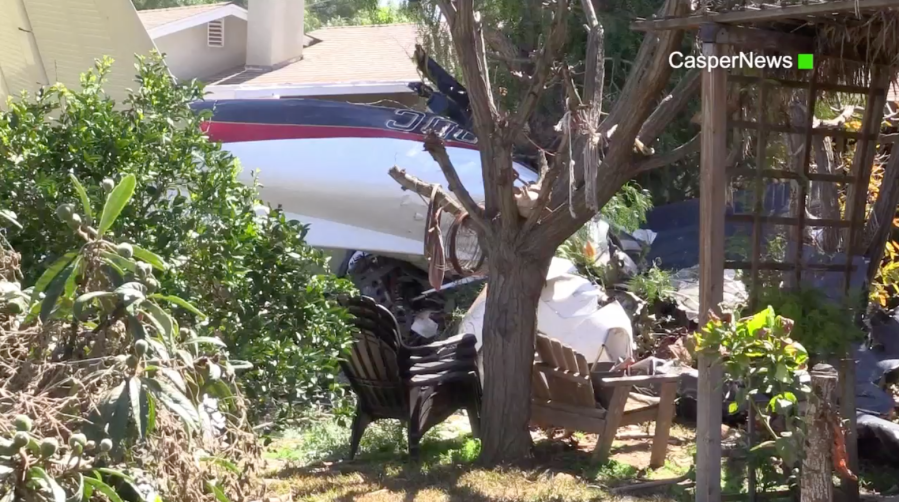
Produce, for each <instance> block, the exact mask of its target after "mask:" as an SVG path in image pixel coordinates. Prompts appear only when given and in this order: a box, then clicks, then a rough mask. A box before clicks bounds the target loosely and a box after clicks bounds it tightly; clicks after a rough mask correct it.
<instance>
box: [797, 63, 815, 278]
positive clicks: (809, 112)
mask: <svg viewBox="0 0 899 502" xmlns="http://www.w3.org/2000/svg"><path fill="white" fill-rule="evenodd" d="M818 68H819V67H818V66H815V69H814V70H813V71H812V76H811V80H810V81H809V84H808V91H807V92H808V96H806V100H805V113H806V120H805V130H806V131H811V130H812V125H814V123H815V103H816V102H817V101H818V87H817V85H818ZM811 160H812V135H811V134H806V135H805V141H804V143H803V151H802V176H803V178H805V179H802V180H799V200H798V201H797V203H798V206H799V207H798V209H797V210H796V217H797V218H798V219H799V222H798V224H797V225H796V228H795V233H794V236H793V237H794V238H793V242H795V243H796V255H795V257H794V259H795V261H796V264H797V267H796V270H795V274H796V276H795V277H796V287H797V288H798V287H799V286H800V285H801V284H802V265H803V261H804V260H803V255H804V248H805V245H804V244H803V243H804V241H805V207H806V199H807V198H808V174H809V164H810V163H811Z"/></svg>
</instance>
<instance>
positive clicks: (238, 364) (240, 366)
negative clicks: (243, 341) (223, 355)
mask: <svg viewBox="0 0 899 502" xmlns="http://www.w3.org/2000/svg"><path fill="white" fill-rule="evenodd" d="M228 362H229V363H230V364H231V367H232V368H234V369H235V370H248V369H252V368H253V363H251V362H249V361H238V360H236V359H232V360H230V361H228Z"/></svg>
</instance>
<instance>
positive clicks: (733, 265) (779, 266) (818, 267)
mask: <svg viewBox="0 0 899 502" xmlns="http://www.w3.org/2000/svg"><path fill="white" fill-rule="evenodd" d="M724 268H726V269H727V270H752V263H751V262H748V261H726V262H724ZM803 268H804V269H805V270H810V271H814V272H842V271H843V270H845V269H846V265H843V264H837V265H834V264H830V263H806V264H805V265H804V266H803ZM854 269H855V265H853V270H854ZM759 270H780V271H782V272H787V271H791V270H796V264H795V263H791V262H786V263H784V262H778V261H767V262H765V261H763V262H761V263H759Z"/></svg>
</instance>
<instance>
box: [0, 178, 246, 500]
mask: <svg viewBox="0 0 899 502" xmlns="http://www.w3.org/2000/svg"><path fill="white" fill-rule="evenodd" d="M72 182H73V185H74V186H75V189H76V191H77V192H78V193H79V194H81V195H82V198H81V200H82V204H81V206H80V208H77V207H76V205H75V204H71V203H67V204H63V205H60V206H59V207H58V208H57V216H58V218H59V221H54V220H50V221H47V222H45V224H46V225H47V226H55V227H62V228H67V229H69V231H70V232H71V233H72V234H74V235H76V236H77V237H78V239H79V240H81V241H82V242H81V245H79V246H76V247H74V248H73V249H74V250H73V251H70V252H68V253H65V254H64V255H63V256H62V257H61V258H59V259H57V260H56V261H55V262H54V263H53V264H52V265H51V266H50V267H48V268H47V269H46V270H45V272H44V273H43V274H42V275H41V276H40V278H39V279H38V280H37V282H36V284H35V285H34V286H33V287H32V288H28V289H26V290H22V289H21V286H20V284H19V283H18V282H15V281H10V280H9V279H8V278H9V277H10V276H13V277H14V276H16V275H18V274H16V273H15V272H17V266H16V265H17V261H18V260H17V255H16V253H15V252H14V251H12V250H11V249H8V248H6V247H5V246H0V258H2V259H0V263H2V268H3V270H4V273H3V274H0V275H2V277H3V279H0V291H3V292H4V293H3V296H2V297H0V353H2V354H3V360H4V364H3V365H2V367H0V386H2V387H3V389H4V391H5V392H4V393H3V395H2V396H0V431H2V432H4V433H5V434H0V435H5V436H6V438H0V500H3V501H7V500H48V501H50V500H52V501H54V502H61V501H82V500H96V499H95V498H93V493H94V492H97V493H102V494H103V495H104V496H105V497H106V498H107V499H109V500H113V501H114V500H122V499H123V498H124V499H127V500H141V501H152V502H157V501H159V500H162V499H163V498H164V499H166V500H201V499H203V498H204V497H205V496H206V494H211V495H213V496H214V497H215V498H216V499H218V500H220V501H222V502H226V501H228V500H231V497H235V496H236V497H237V499H242V497H243V496H244V495H255V496H260V495H261V492H260V491H259V488H260V487H261V485H259V484H258V483H254V477H255V472H256V466H257V464H256V461H257V460H258V458H259V448H258V446H257V444H256V440H255V436H254V435H253V433H252V429H251V428H250V426H249V424H248V422H247V420H246V404H245V402H244V399H243V396H242V395H241V392H240V390H239V389H238V387H237V384H236V380H235V373H236V371H238V370H240V369H242V368H248V367H249V366H250V365H249V364H247V363H244V362H239V361H235V360H233V359H231V358H230V357H229V354H228V352H227V351H225V350H223V346H224V343H223V342H222V341H221V340H219V339H218V338H215V337H211V336H198V335H197V333H196V330H195V329H194V327H195V326H197V325H198V323H197V320H198V319H202V318H203V314H202V313H201V312H200V311H199V310H198V309H197V308H196V307H194V306H193V305H192V304H191V303H190V302H188V301H186V300H184V299H182V298H180V297H177V296H172V295H167V294H163V293H161V292H157V291H160V290H159V281H157V280H156V278H155V273H156V272H162V271H164V270H166V268H167V267H168V265H167V264H166V262H165V261H164V260H163V259H162V258H160V257H159V256H157V255H155V254H153V253H151V252H149V251H147V250H145V249H144V248H142V247H140V246H138V245H136V244H133V243H130V242H125V241H120V242H119V243H118V244H115V243H114V241H111V240H109V239H110V236H111V235H112V234H113V233H112V232H111V229H112V228H114V227H115V223H116V220H117V218H118V217H119V215H120V214H121V213H122V210H123V209H124V208H125V207H126V206H127V205H128V202H129V201H130V199H131V197H132V195H133V194H134V191H135V186H136V181H135V176H134V175H127V176H124V177H123V178H122V181H121V182H120V183H119V184H118V185H117V186H114V184H113V182H112V181H111V180H104V182H103V187H104V189H105V191H107V192H109V193H108V196H107V199H106V203H105V204H104V205H103V207H102V210H101V211H100V212H99V213H97V214H96V216H94V214H93V213H92V211H91V205H90V202H89V200H88V199H87V197H86V195H85V194H86V190H84V188H83V187H82V186H81V185H80V183H78V181H77V180H75V179H74V178H73V180H72ZM9 272H14V273H12V274H10V273H9ZM23 305H24V307H25V308H22V307H23ZM169 307H174V308H178V309H181V310H182V316H181V319H183V320H185V321H186V322H184V323H179V321H178V320H176V318H175V316H173V315H172V313H171V312H170V311H169V310H168V308H169ZM60 445H65V446H60ZM254 485H255V486H254Z"/></svg>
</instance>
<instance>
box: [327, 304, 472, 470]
mask: <svg viewBox="0 0 899 502" xmlns="http://www.w3.org/2000/svg"><path fill="white" fill-rule="evenodd" d="M341 303H343V305H344V306H345V307H346V308H347V310H348V311H349V312H350V313H351V314H352V315H353V325H354V327H355V330H354V331H355V333H354V339H353V343H352V345H351V346H350V348H349V350H348V354H347V355H346V356H345V358H344V360H342V361H341V367H342V369H343V371H344V373H345V374H346V376H347V379H348V380H349V381H350V386H351V387H352V389H353V391H354V392H355V393H356V396H357V398H358V399H357V404H356V415H355V417H354V418H353V427H352V437H351V442H350V459H352V458H354V457H355V456H356V452H357V451H358V449H359V442H360V441H361V440H362V434H363V433H364V432H365V429H366V428H367V427H368V425H369V424H370V423H372V422H374V421H376V420H381V419H385V418H392V419H397V420H400V421H402V422H404V423H405V424H406V425H407V427H408V439H409V454H410V456H412V457H413V458H415V457H417V456H418V450H419V443H420V441H421V437H422V436H423V435H424V434H425V433H426V432H427V431H428V430H430V429H431V428H432V427H434V426H435V425H437V424H439V423H441V422H443V421H444V420H446V419H447V418H449V417H450V416H451V415H452V414H453V413H455V412H456V411H457V410H459V409H466V410H467V411H468V417H469V421H470V422H471V427H472V432H473V434H474V435H475V436H477V435H478V433H479V428H480V427H479V425H480V398H481V384H480V379H479V376H478V372H477V364H476V359H475V355H474V354H475V350H474V346H475V343H476V339H475V337H474V336H473V335H468V336H460V337H454V338H453V339H450V340H446V341H443V342H438V343H434V344H427V345H421V346H415V347H409V346H406V345H405V344H404V343H403V341H402V338H401V335H400V330H399V325H398V324H397V322H396V318H395V317H394V316H393V315H392V314H391V313H390V311H389V310H387V309H386V308H384V307H383V306H381V305H378V304H377V303H375V301H374V300H373V299H371V298H368V297H359V298H352V299H343V300H342V302H341Z"/></svg>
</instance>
